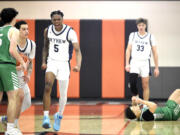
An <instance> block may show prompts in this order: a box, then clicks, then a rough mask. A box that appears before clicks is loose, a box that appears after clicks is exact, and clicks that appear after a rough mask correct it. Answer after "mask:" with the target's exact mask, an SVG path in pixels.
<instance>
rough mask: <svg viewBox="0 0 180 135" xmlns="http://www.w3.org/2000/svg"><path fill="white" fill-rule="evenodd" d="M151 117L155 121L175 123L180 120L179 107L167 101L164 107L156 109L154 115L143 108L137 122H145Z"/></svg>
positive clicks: (145, 107) (173, 102)
mask: <svg viewBox="0 0 180 135" xmlns="http://www.w3.org/2000/svg"><path fill="white" fill-rule="evenodd" d="M151 115H153V116H152V117H153V120H155V121H175V120H178V119H179V118H180V105H179V104H177V103H176V102H175V101H173V100H168V101H167V102H166V104H165V106H164V107H157V108H156V110H155V112H154V113H151V112H150V111H149V108H148V107H147V106H144V107H143V108H142V111H141V116H140V118H139V120H146V119H148V117H150V116H151Z"/></svg>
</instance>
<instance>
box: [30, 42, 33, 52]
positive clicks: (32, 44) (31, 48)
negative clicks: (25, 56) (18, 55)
mask: <svg viewBox="0 0 180 135" xmlns="http://www.w3.org/2000/svg"><path fill="white" fill-rule="evenodd" d="M30 42H31V51H32V46H33V44H32V41H31V40H30Z"/></svg>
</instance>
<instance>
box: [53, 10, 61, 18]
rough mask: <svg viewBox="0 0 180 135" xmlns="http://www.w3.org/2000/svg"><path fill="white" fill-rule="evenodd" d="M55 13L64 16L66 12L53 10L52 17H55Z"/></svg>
mask: <svg viewBox="0 0 180 135" xmlns="http://www.w3.org/2000/svg"><path fill="white" fill-rule="evenodd" d="M55 14H57V15H60V16H62V17H63V16H64V14H63V12H62V11H61V10H56V11H53V12H51V18H52V17H53V15H55Z"/></svg>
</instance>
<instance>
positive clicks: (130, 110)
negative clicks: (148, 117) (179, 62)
mask: <svg viewBox="0 0 180 135" xmlns="http://www.w3.org/2000/svg"><path fill="white" fill-rule="evenodd" d="M140 114H141V109H140V108H139V106H138V105H135V106H129V107H127V108H126V109H125V116H126V118H128V119H136V118H139V117H140Z"/></svg>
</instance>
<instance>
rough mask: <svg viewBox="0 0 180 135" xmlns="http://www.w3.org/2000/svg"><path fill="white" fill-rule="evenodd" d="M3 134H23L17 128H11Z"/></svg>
mask: <svg viewBox="0 0 180 135" xmlns="http://www.w3.org/2000/svg"><path fill="white" fill-rule="evenodd" d="M5 135H23V134H22V133H21V131H20V130H19V129H17V128H12V129H11V130H9V131H6V132H5Z"/></svg>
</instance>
